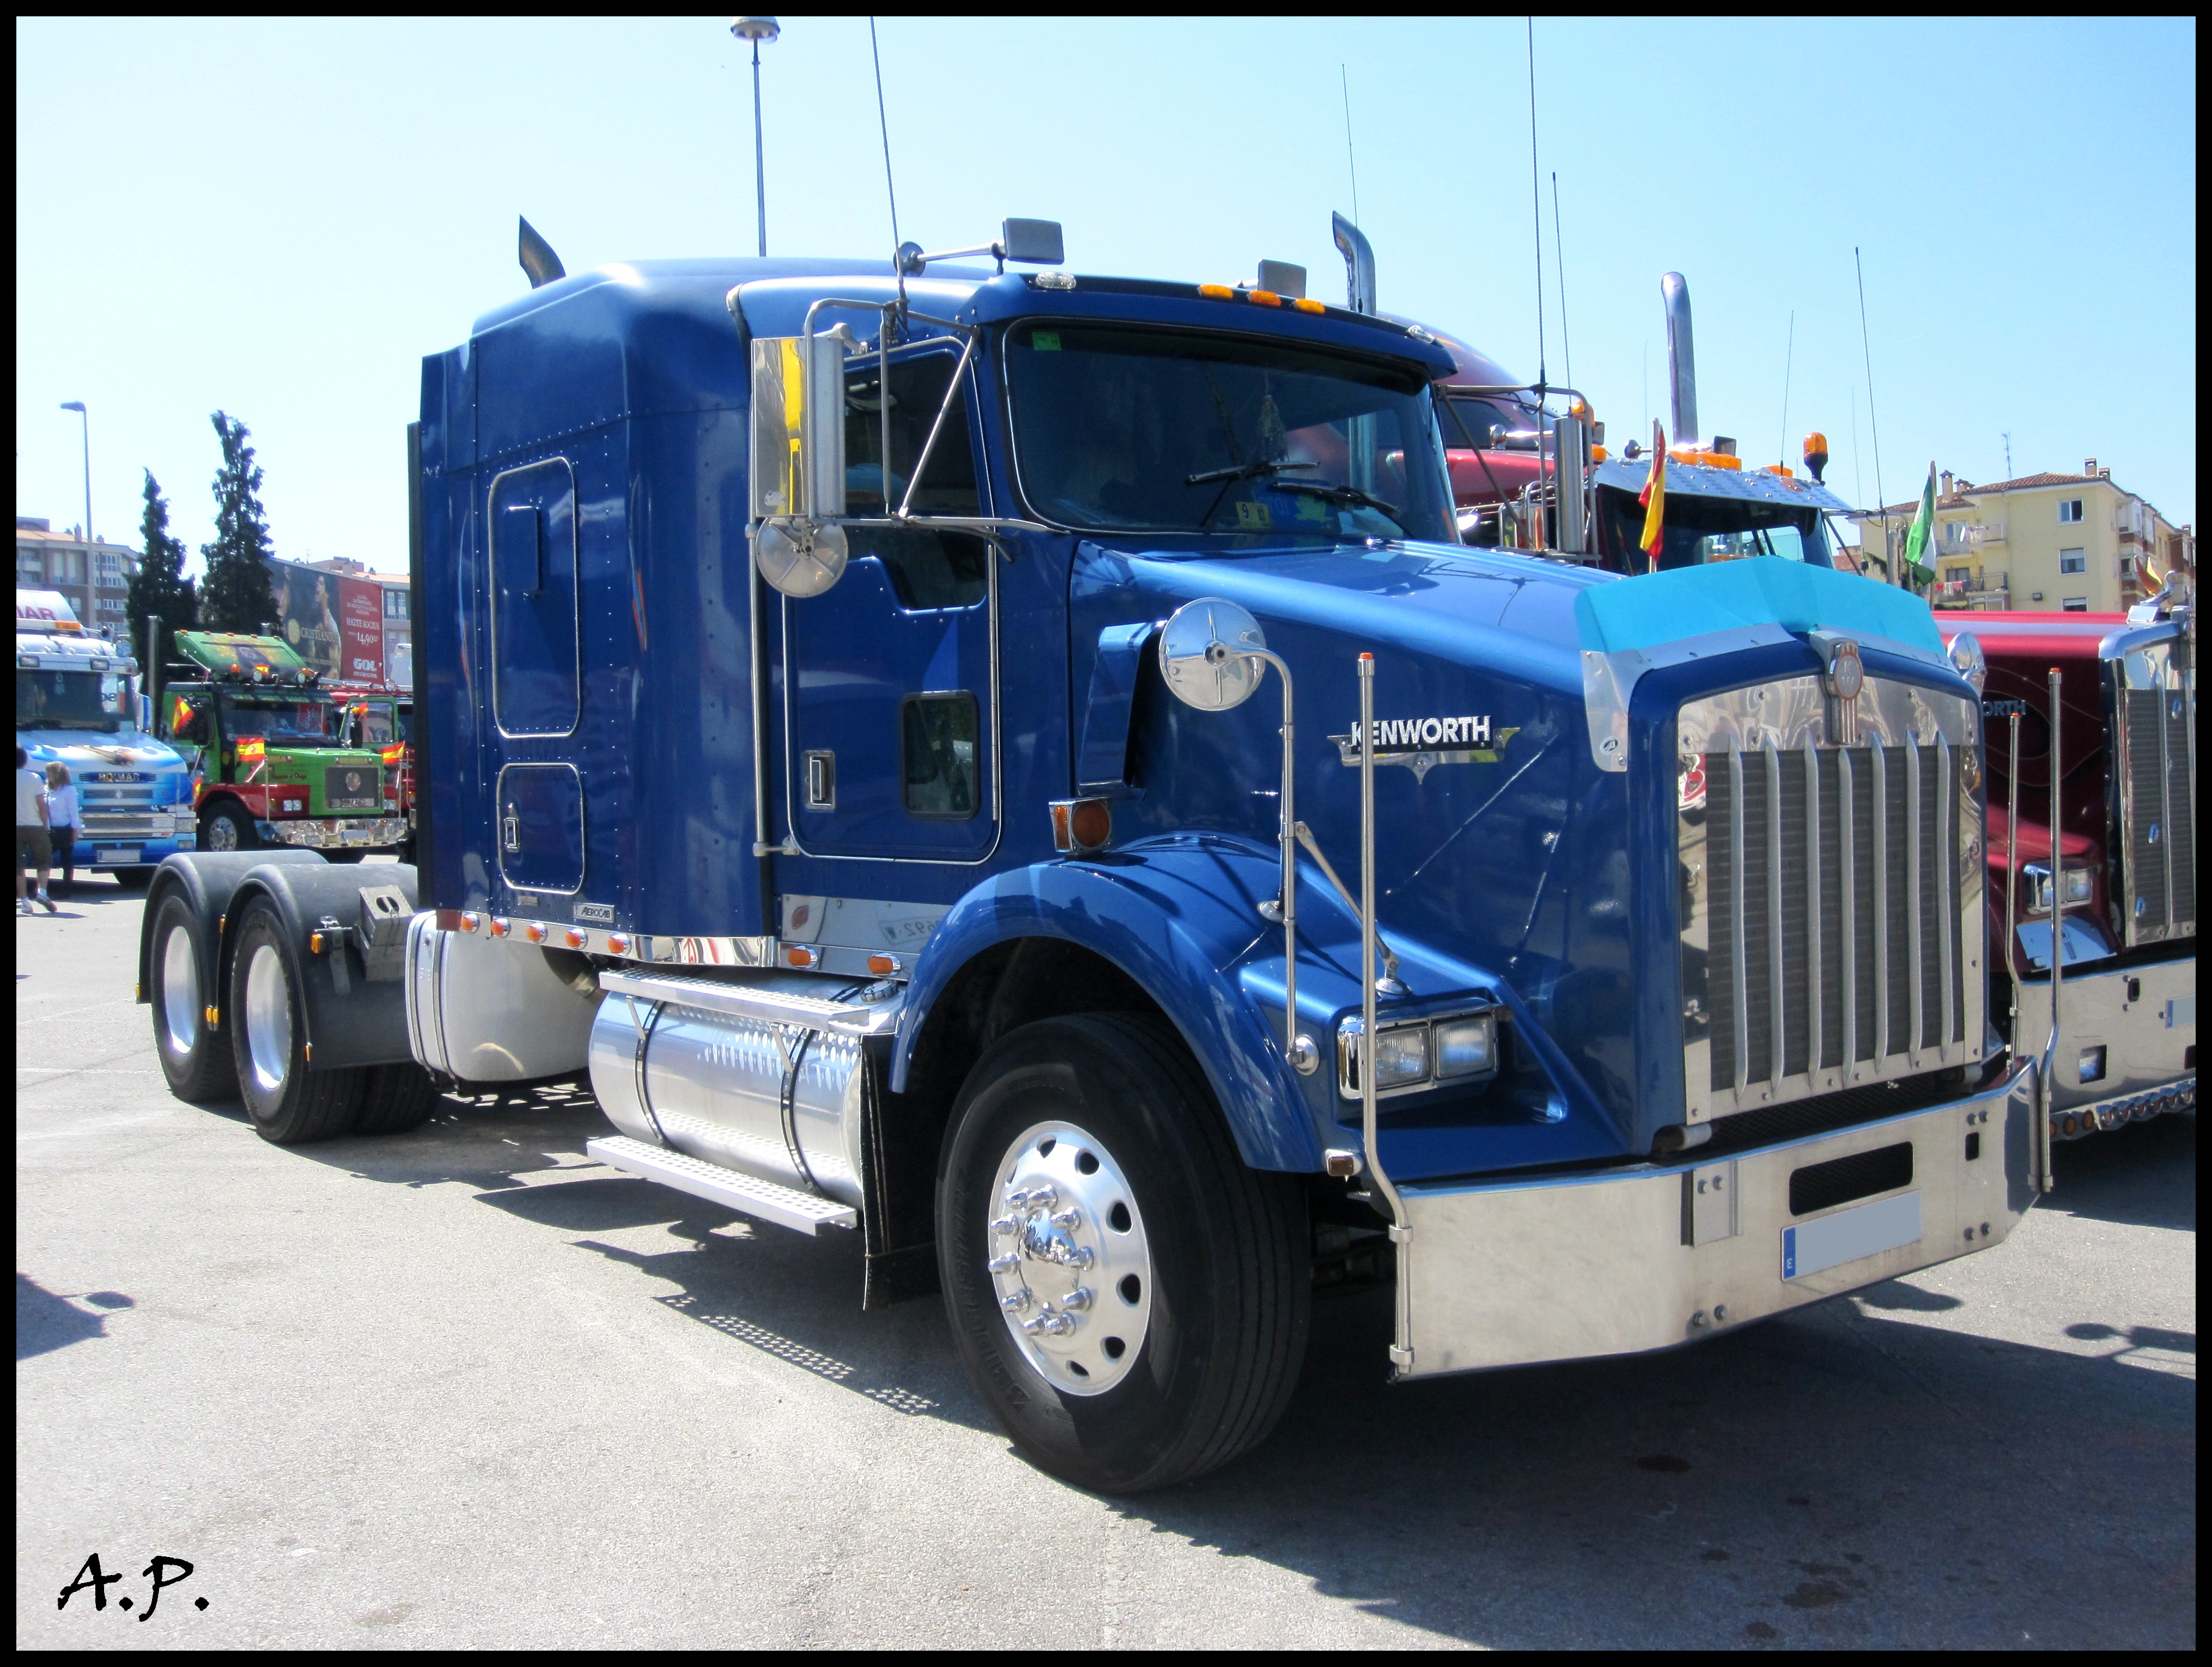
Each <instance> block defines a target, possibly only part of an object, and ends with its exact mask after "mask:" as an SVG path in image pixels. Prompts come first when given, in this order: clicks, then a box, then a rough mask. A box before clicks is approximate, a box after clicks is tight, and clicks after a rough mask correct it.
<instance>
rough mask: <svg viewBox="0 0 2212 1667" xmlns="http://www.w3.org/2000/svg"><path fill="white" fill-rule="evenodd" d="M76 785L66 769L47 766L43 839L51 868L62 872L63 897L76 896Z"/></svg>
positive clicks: (56, 764)
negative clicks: (48, 844)
mask: <svg viewBox="0 0 2212 1667" xmlns="http://www.w3.org/2000/svg"><path fill="white" fill-rule="evenodd" d="M76 826H77V823H76V782H75V781H74V780H73V779H71V778H70V768H69V766H68V765H66V764H64V763H63V762H62V761H61V760H59V759H56V760H55V761H53V762H52V763H51V764H49V765H47V766H46V838H47V840H49V841H50V842H51V843H52V846H53V865H54V866H55V867H56V868H58V869H59V870H61V871H62V895H63V896H64V897H74V896H76Z"/></svg>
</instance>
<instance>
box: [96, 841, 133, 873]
mask: <svg viewBox="0 0 2212 1667" xmlns="http://www.w3.org/2000/svg"><path fill="white" fill-rule="evenodd" d="M137 860H138V847H137V846H135V845H106V846H95V847H94V854H93V861H94V863H95V864H100V863H119V864H122V865H123V866H124V867H125V868H128V867H131V865H133V864H136V863H137Z"/></svg>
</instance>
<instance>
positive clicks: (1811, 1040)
mask: <svg viewBox="0 0 2212 1667" xmlns="http://www.w3.org/2000/svg"><path fill="white" fill-rule="evenodd" d="M1804 756H1805V849H1806V863H1805V1009H1806V1016H1805V1072H1806V1075H1807V1076H1811V1077H1814V1079H1816V1080H1817V1079H1818V1078H1819V1077H1820V1056H1821V1053H1822V1052H1823V1049H1822V1047H1821V1044H1822V1042H1823V1041H1824V1040H1826V1039H1825V1038H1824V1037H1823V1036H1822V1034H1821V1025H1820V1017H1821V1015H1820V1006H1821V1002H1820V985H1821V974H1822V973H1823V971H1824V970H1825V969H1824V967H1823V965H1822V961H1821V956H1820V949H1821V944H1820V748H1819V747H1817V746H1815V745H1814V743H1813V742H1812V740H1811V739H1810V738H1809V737H1808V739H1807V740H1806V743H1805V749H1804Z"/></svg>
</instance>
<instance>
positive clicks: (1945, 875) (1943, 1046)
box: [1936, 730, 1959, 1055]
mask: <svg viewBox="0 0 2212 1667" xmlns="http://www.w3.org/2000/svg"><path fill="white" fill-rule="evenodd" d="M1947 807H1948V809H1949V810H1950V813H1951V820H1952V821H1954V822H1955V821H1957V820H1958V815H1959V797H1958V789H1957V787H1956V786H1955V785H1954V783H1953V781H1952V778H1951V743H1950V742H1949V741H1948V740H1947V739H1946V738H1945V737H1944V736H1943V734H1942V731H1941V730H1938V731H1936V943H1937V946H1938V960H1939V961H1941V963H1942V972H1943V1030H1942V1034H1941V1035H1940V1036H1938V1037H1937V1038H1936V1046H1937V1048H1938V1049H1939V1051H1940V1052H1941V1053H1942V1054H1945V1055H1948V1053H1949V1052H1950V1051H1951V1044H1952V1042H1953V1041H1954V1040H1956V1038H1955V1034H1954V1033H1955V1032H1956V1030H1957V1027H1958V1015H1957V1012H1956V1010H1955V1009H1954V1005H1953V1003H1952V1000H1951V970H1952V969H1951V961H1952V955H1951V934H1952V931H1953V930H1954V928H1955V927H1956V926H1957V924H1958V919H1959V910H1958V906H1957V905H1956V904H1954V902H1953V901H1952V900H1951V894H1952V889H1953V888H1954V886H1955V885H1956V884H1957V882H1958V878H1959V873H1958V864H1957V862H1956V860H1955V853H1956V852H1957V850H1958V846H1957V843H1956V842H1955V841H1954V840H1947V839H1946V838H1944V837H1943V830H1944V815H1943V813H1944V810H1945V809H1946V808H1947Z"/></svg>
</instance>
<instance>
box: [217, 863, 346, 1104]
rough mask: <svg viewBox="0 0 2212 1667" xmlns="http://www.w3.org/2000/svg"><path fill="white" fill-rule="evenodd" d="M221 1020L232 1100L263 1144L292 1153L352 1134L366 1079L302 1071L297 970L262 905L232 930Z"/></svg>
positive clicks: (303, 1027) (276, 922)
mask: <svg viewBox="0 0 2212 1667" xmlns="http://www.w3.org/2000/svg"><path fill="white" fill-rule="evenodd" d="M226 1012H227V1016H228V1024H229V1027H230V1051H231V1059H232V1061H233V1064H234V1067H235V1069H236V1070H237V1072H238V1089H239V1095H240V1098H241V1099H243V1100H245V1101H246V1112H247V1113H248V1115H250V1116H251V1117H252V1119H253V1127H254V1130H255V1131H256V1132H257V1133H258V1134H259V1135H260V1137H262V1139H264V1140H265V1141H268V1142H270V1143H272V1144H275V1145H277V1146H299V1145H303V1144H305V1143H307V1142H309V1141H316V1140H331V1139H335V1138H336V1137H338V1136H340V1135H346V1134H350V1133H352V1132H353V1130H354V1126H355V1123H356V1118H357V1115H358V1112H359V1110H360V1106H361V1097H362V1088H363V1086H364V1083H363V1078H364V1077H366V1076H368V1072H366V1071H364V1070H358V1069H356V1070H325V1071H311V1070H308V1069H307V1022H306V1014H305V1013H304V1011H303V1010H302V1008H301V997H300V969H299V967H298V965H297V964H296V963H295V961H294V959H293V956H292V950H291V946H290V944H289V943H288V942H287V939H286V934H285V930H284V922H283V917H282V916H280V915H279V914H278V913H277V912H276V909H275V908H274V907H273V906H271V905H270V904H269V903H268V902H267V901H265V900H258V899H257V900H255V901H253V902H252V903H251V904H248V905H247V906H246V918H245V920H244V921H243V922H241V923H240V926H239V930H238V945H237V948H236V949H234V951H233V952H232V958H231V967H230V1002H229V1005H228V1009H226Z"/></svg>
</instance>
